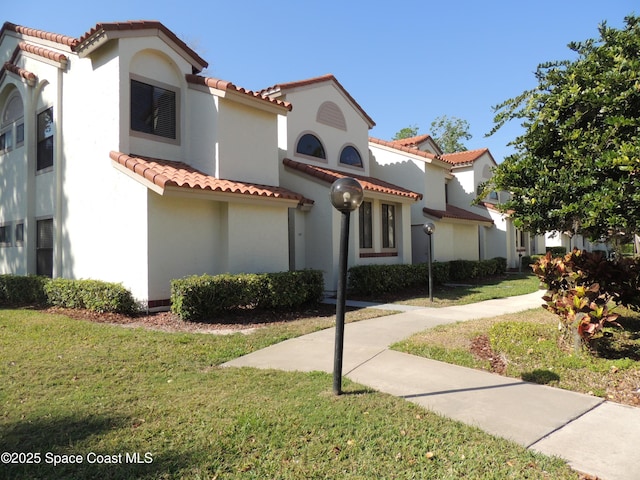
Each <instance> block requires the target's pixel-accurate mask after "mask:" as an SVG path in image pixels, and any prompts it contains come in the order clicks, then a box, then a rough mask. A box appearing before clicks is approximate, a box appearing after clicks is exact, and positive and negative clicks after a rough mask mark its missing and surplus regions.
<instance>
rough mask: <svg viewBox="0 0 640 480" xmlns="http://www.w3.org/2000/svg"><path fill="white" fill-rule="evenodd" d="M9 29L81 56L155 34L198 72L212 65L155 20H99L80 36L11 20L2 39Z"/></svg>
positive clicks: (3, 29)
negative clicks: (118, 41)
mask: <svg viewBox="0 0 640 480" xmlns="http://www.w3.org/2000/svg"><path fill="white" fill-rule="evenodd" d="M6 31H12V32H15V33H17V34H19V35H20V36H23V37H33V38H36V39H39V40H46V41H49V42H53V43H56V44H58V45H60V46H64V47H67V48H68V49H69V50H70V51H73V52H76V53H78V55H80V56H81V57H82V56H86V55H89V54H90V53H91V52H93V51H94V50H96V49H98V48H100V47H101V46H102V45H104V44H105V43H107V42H108V41H110V40H114V39H117V38H126V37H134V36H141V35H149V34H151V35H156V36H158V37H160V38H162V39H163V40H164V41H165V42H167V44H169V45H171V46H173V48H174V49H175V50H176V51H178V52H179V53H180V54H182V56H183V57H184V58H185V59H187V60H188V61H189V63H191V66H192V68H193V71H194V73H195V72H200V71H202V70H203V69H205V68H206V67H207V66H208V63H207V62H206V61H205V60H204V59H202V57H200V56H199V55H198V54H197V53H196V52H194V51H193V50H192V49H191V48H189V46H187V44H186V43H184V42H183V41H182V40H180V39H179V38H178V37H177V36H176V34H175V33H173V32H172V31H171V30H169V29H168V28H167V27H165V26H164V25H163V24H162V23H160V22H158V21H155V20H137V21H128V22H111V23H97V24H96V25H95V26H94V27H93V28H91V29H90V30H89V31H88V32H86V33H85V34H84V35H82V36H81V37H80V38H73V37H69V36H67V35H60V34H58V33H51V32H46V31H44V30H38V29H35V28H28V27H23V26H21V25H16V24H15V23H11V22H5V23H4V25H3V26H2V29H1V30H0V38H1V37H2V35H3V34H4V33H5V32H6ZM143 32H144V33H143Z"/></svg>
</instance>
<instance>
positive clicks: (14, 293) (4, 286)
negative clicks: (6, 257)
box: [0, 275, 138, 315]
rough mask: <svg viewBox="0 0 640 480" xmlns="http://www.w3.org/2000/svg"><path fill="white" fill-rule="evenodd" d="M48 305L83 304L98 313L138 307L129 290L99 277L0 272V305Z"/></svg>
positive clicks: (136, 308) (81, 306)
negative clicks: (65, 276)
mask: <svg viewBox="0 0 640 480" xmlns="http://www.w3.org/2000/svg"><path fill="white" fill-rule="evenodd" d="M27 305H36V306H37V305H51V306H56V307H63V308H79V309H80V308H85V309H87V310H93V311H94V312H99V313H107V312H109V313H123V314H126V315H130V314H133V313H136V312H137V311H138V304H137V303H136V301H135V299H134V298H133V295H132V294H131V292H130V291H129V290H127V289H126V288H124V287H123V286H122V285H120V284H119V283H109V282H102V281H99V280H69V279H66V278H56V279H51V278H48V277H41V276H36V275H0V306H2V307H5V306H7V307H9V306H10V307H17V306H27Z"/></svg>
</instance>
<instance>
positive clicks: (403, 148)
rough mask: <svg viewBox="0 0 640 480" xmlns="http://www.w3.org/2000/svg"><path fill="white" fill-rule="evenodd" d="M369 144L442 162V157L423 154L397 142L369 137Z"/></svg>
mask: <svg viewBox="0 0 640 480" xmlns="http://www.w3.org/2000/svg"><path fill="white" fill-rule="evenodd" d="M369 143H375V144H377V145H382V146H384V147H389V148H394V149H396V150H400V151H401V152H405V153H410V154H411V155H417V156H419V157H425V158H428V159H430V160H442V158H441V157H440V155H435V154H433V153H431V152H423V151H422V150H418V149H416V148H412V147H408V146H406V145H402V144H400V143H398V142H396V141H393V142H388V141H387V140H381V139H379V138H374V137H369Z"/></svg>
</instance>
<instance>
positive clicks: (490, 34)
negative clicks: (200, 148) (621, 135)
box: [0, 0, 640, 162]
mask: <svg viewBox="0 0 640 480" xmlns="http://www.w3.org/2000/svg"><path fill="white" fill-rule="evenodd" d="M3 3H5V2H3ZM0 12H1V15H2V17H3V18H1V19H0V20H2V22H4V21H10V22H13V23H16V24H19V25H24V26H27V27H32V28H37V29H42V30H47V31H50V32H55V33H61V34H65V35H69V36H73V37H79V36H81V35H82V34H83V33H84V32H85V31H87V30H89V29H90V28H91V27H93V26H94V25H95V24H96V23H99V22H113V21H123V20H159V21H161V22H162V23H163V24H164V25H165V26H167V27H168V28H169V29H170V30H172V31H173V32H174V33H176V34H177V35H178V36H179V37H180V38H182V39H183V40H184V41H185V42H186V43H187V44H189V45H190V46H191V47H192V48H194V49H195V50H196V51H197V52H198V54H200V56H201V57H203V58H204V59H205V60H207V62H208V63H209V68H208V69H207V71H206V74H207V75H209V76H213V77H217V78H221V79H224V80H229V81H231V82H233V83H234V84H236V85H238V86H241V87H245V88H248V89H252V90H260V89H262V88H265V87H268V86H270V85H273V84H276V83H283V82H289V81H295V80H302V79H306V78H311V77H316V76H319V75H324V74H326V73H332V74H334V75H335V76H336V78H337V79H338V80H339V81H340V83H341V84H342V85H343V86H344V87H345V88H346V89H347V90H348V91H349V93H350V94H351V95H352V96H353V97H354V98H355V100H356V101H357V102H358V103H359V104H360V106H361V107H362V108H363V109H364V110H365V111H366V112H367V113H368V114H369V116H371V117H372V118H373V120H374V121H375V122H376V126H375V127H374V128H373V129H372V130H371V131H370V134H371V136H374V137H378V138H382V139H385V140H389V139H391V138H392V137H393V136H394V134H395V133H396V132H397V131H399V130H400V129H402V128H404V127H407V126H418V127H419V128H420V131H419V133H421V134H422V133H430V132H429V128H430V126H431V122H432V121H433V120H434V119H435V118H436V117H438V116H442V115H447V116H449V117H458V118H461V119H464V120H466V121H467V122H469V124H470V127H471V128H470V133H471V134H472V135H473V138H471V140H469V141H467V142H466V145H467V148H469V149H475V148H483V147H489V149H490V150H491V152H492V154H493V156H494V157H495V159H496V160H497V161H498V162H500V161H502V159H503V158H504V156H506V155H508V154H509V153H511V152H512V151H513V150H512V149H511V148H510V147H507V143H509V142H510V141H511V140H513V138H515V136H517V135H518V133H519V132H520V127H519V126H518V125H517V124H513V125H507V126H506V127H504V128H503V129H501V130H500V131H499V132H498V133H497V134H494V135H493V136H491V137H488V138H486V137H485V134H486V133H487V132H489V131H490V130H491V128H492V127H493V116H494V113H493V110H492V107H493V106H494V105H497V104H498V103H501V102H502V101H504V100H506V99H508V98H511V97H514V96H516V95H518V94H519V93H521V92H523V91H524V90H527V89H529V88H532V87H534V86H535V85H536V82H535V77H534V74H533V72H534V71H535V69H536V67H537V65H538V64H540V63H542V62H546V61H551V60H561V59H568V58H573V57H572V52H571V51H570V50H569V49H568V48H567V44H568V43H569V42H570V41H573V40H586V39H588V38H595V37H597V27H598V25H599V24H600V23H601V22H602V21H603V20H606V21H607V23H608V24H609V25H610V26H614V27H622V26H623V19H624V17H625V16H627V15H629V14H632V13H636V14H640V4H638V3H637V2H634V1H630V0H553V1H551V0H538V1H536V2H519V1H514V0H496V1H485V2H482V1H479V0H448V1H447V2H433V1H429V0H422V1H419V0H396V1H394V2H389V1H381V0H373V1H368V2H364V1H362V2H355V1H350V0H321V1H318V0H307V1H301V0H298V1H296V0H280V1H273V0H272V1H269V2H264V1H258V0H245V1H241V2H233V1H229V0H225V1H219V0H208V1H200V0H182V1H175V0H174V1H166V0H156V1H154V2H147V1H139V0H128V1H125V0H112V1H109V2H90V1H86V0H85V1H82V2H80V1H75V0H68V1H65V2H58V3H52V2H50V1H43V0H30V1H29V2H6V4H5V5H3V6H2V9H0ZM294 108H295V105H294Z"/></svg>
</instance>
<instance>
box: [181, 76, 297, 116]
mask: <svg viewBox="0 0 640 480" xmlns="http://www.w3.org/2000/svg"><path fill="white" fill-rule="evenodd" d="M186 80H187V82H188V83H191V84H193V85H200V86H204V87H207V88H209V89H213V90H218V91H220V92H224V93H228V92H232V93H238V94H240V95H242V96H243V97H245V98H251V99H254V100H258V101H261V102H267V103H269V104H271V105H272V106H275V107H279V108H282V109H284V110H287V111H291V109H292V108H293V106H292V105H291V103H289V102H285V101H282V100H278V99H272V98H269V97H267V96H265V95H262V94H261V93H259V92H254V91H252V90H247V89H245V88H242V87H237V86H236V85H234V84H233V83H231V82H228V81H226V80H219V79H217V78H211V77H202V76H200V75H192V74H187V75H186Z"/></svg>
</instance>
